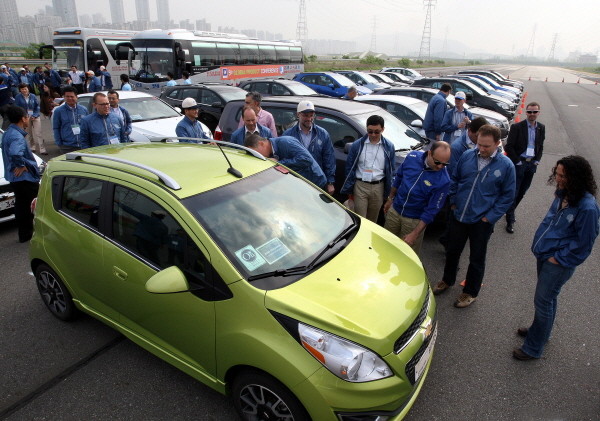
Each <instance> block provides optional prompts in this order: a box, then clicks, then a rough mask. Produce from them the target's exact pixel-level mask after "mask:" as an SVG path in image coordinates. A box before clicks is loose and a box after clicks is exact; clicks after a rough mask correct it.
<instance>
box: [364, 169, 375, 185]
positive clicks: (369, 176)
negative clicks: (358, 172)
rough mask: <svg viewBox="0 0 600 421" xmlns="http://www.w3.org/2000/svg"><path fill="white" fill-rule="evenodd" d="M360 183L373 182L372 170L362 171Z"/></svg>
mask: <svg viewBox="0 0 600 421" xmlns="http://www.w3.org/2000/svg"><path fill="white" fill-rule="evenodd" d="M362 181H364V182H366V183H370V182H371V181H373V170H363V173H362Z"/></svg>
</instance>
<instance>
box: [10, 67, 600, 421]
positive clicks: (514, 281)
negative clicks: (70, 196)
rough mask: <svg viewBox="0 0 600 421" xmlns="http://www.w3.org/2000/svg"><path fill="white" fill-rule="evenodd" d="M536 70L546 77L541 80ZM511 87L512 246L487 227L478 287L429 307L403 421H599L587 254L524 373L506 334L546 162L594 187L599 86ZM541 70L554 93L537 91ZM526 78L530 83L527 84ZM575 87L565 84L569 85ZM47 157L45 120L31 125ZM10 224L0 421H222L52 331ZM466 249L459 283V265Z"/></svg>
mask: <svg viewBox="0 0 600 421" xmlns="http://www.w3.org/2000/svg"><path fill="white" fill-rule="evenodd" d="M548 69H549V70H548ZM500 71H502V72H503V73H504V74H506V73H509V74H510V76H511V77H512V78H518V79H520V80H523V81H525V86H526V91H527V92H528V98H527V100H528V101H533V100H535V101H537V102H539V103H541V105H542V114H541V115H540V117H539V121H541V122H543V123H544V124H546V142H545V149H544V157H543V160H542V162H541V164H540V166H539V168H538V173H537V174H536V176H535V178H534V181H533V184H532V187H531V189H530V190H529V192H528V193H527V195H526V196H525V198H524V199H523V202H522V203H521V205H520V206H519V208H518V209H517V223H516V225H515V230H516V232H515V234H508V233H507V232H506V231H505V230H504V226H505V224H504V221H503V220H501V221H500V222H498V223H497V224H496V228H495V233H494V234H493V235H492V238H491V241H490V245H489V248H488V261H487V268H486V276H485V280H484V286H483V288H482V291H481V294H480V296H479V297H478V299H477V301H476V302H475V303H474V304H473V305H471V306H470V307H468V308H466V309H456V308H454V307H453V306H452V303H453V301H454V299H455V298H456V296H457V295H458V294H459V293H460V287H458V286H455V287H454V288H452V289H451V290H450V291H449V292H448V293H446V294H444V295H442V296H440V297H438V298H437V302H438V320H439V334H438V338H437V344H436V349H435V355H434V357H433V363H432V365H431V369H430V372H429V376H428V378H427V379H426V381H425V384H424V386H423V388H422V390H421V394H420V396H419V397H418V399H417V401H416V403H415V405H414V406H413V409H412V411H411V412H410V413H409V415H408V416H407V417H406V420H409V421H426V420H427V421H429V420H501V421H503V420H507V421H508V420H519V421H520V420H553V421H554V420H557V421H558V420H577V421H579V420H599V419H600V415H599V414H600V325H599V324H598V322H597V321H598V320H600V306H598V305H597V297H598V291H599V290H600V279H599V277H598V275H597V274H598V273H600V259H599V253H600V252H599V251H598V249H599V246H598V245H596V247H595V249H594V251H593V253H592V255H591V256H590V257H589V258H588V259H587V261H586V262H585V263H584V264H583V265H582V266H580V267H579V268H578V269H577V271H576V272H575V275H574V276H573V278H572V279H571V280H570V281H569V282H568V283H567V284H566V285H565V287H564V288H563V291H562V293H561V295H560V297H559V310H558V317H557V319H556V323H555V328H554V332H553V336H552V338H551V340H550V343H549V344H548V346H547V349H546V352H545V354H544V357H543V358H542V359H540V360H537V361H531V362H520V361H516V360H514V359H512V357H511V352H512V349H513V347H515V346H519V345H520V344H521V339H520V338H519V337H517V336H516V334H515V331H516V328H517V327H519V326H527V324H528V323H530V322H531V319H532V317H533V292H534V289H535V260H534V258H533V256H532V255H531V252H530V246H531V240H532V238H533V233H534V231H535V229H536V228H537V226H538V224H539V222H540V220H541V219H542V218H543V216H544V215H545V213H546V211H547V209H548V207H549V205H550V202H551V200H552V194H553V188H552V187H551V186H548V185H547V183H546V180H547V178H548V175H549V174H550V172H551V169H552V166H553V165H554V164H555V162H556V160H557V159H558V158H560V157H562V156H565V155H568V154H572V153H578V154H582V155H584V156H586V158H587V159H588V160H590V162H591V163H592V165H593V168H594V171H595V174H596V177H597V178H598V181H600V153H598V132H599V129H600V118H599V117H600V86H596V85H594V83H592V82H590V83H587V82H585V83H581V82H580V83H579V84H577V83H576V81H572V82H565V83H563V82H558V81H560V80H562V76H561V75H565V78H568V77H571V76H573V75H574V73H573V72H571V71H562V70H560V69H555V68H554V69H553V68H547V69H546V68H542V69H540V68H538V67H536V68H531V67H522V66H519V67H506V66H504V67H502V68H500ZM542 71H546V72H550V71H551V72H552V77H551V80H552V79H555V78H556V80H557V82H551V81H549V82H545V81H544V78H545V76H544V75H543V74H542ZM531 74H535V75H536V76H535V77H534V78H532V80H531V81H529V77H530V75H531ZM574 77H576V75H575V76H574ZM42 127H43V134H44V138H45V139H46V143H47V148H48V149H49V152H50V155H49V157H52V156H56V155H57V154H58V149H57V148H56V147H55V146H54V145H53V144H52V143H51V140H49V139H51V138H52V136H51V132H50V129H49V123H48V121H43V122H42ZM430 228H431V229H428V232H427V234H426V238H425V242H424V245H423V251H422V256H421V257H422V260H423V264H424V266H425V268H426V270H427V273H428V276H429V279H430V282H431V283H432V284H435V283H437V282H438V281H439V280H440V279H441V274H442V270H443V264H444V254H443V248H442V246H441V245H440V244H439V243H438V242H437V235H438V234H439V228H436V227H430ZM16 239H17V233H16V227H15V225H14V223H7V224H2V225H0V250H1V253H0V265H1V266H0V267H2V281H3V282H2V284H3V289H2V295H1V296H2V297H3V298H4V300H3V304H4V305H2V306H1V307H0V332H1V334H0V373H2V374H1V375H0V419H7V420H74V419H86V420H105V419H126V420H138V419H144V420H165V419H172V420H192V419H200V420H235V419H236V415H235V411H234V409H233V405H232V403H231V402H230V401H229V400H228V399H227V398H226V397H224V396H221V395H220V394H218V393H216V392H214V391H212V389H209V388H208V387H206V386H204V385H202V384H201V383H199V382H197V381H195V380H194V379H192V378H191V377H189V376H187V375H185V374H183V373H182V372H180V371H179V370H177V369H175V368H173V367H171V366H170V365H169V364H167V363H165V362H163V361H162V360H160V359H158V358H156V357H154V356H153V355H152V354H150V353H148V352H147V351H145V350H143V349H141V348H140V347H138V346H137V345H135V344H133V343H132V342H130V341H129V340H127V339H124V338H123V337H122V336H120V335H119V334H117V333H116V332H115V331H113V330H111V329H110V328H108V327H106V326H105V325H103V324H102V323H100V322H98V321H96V320H95V319H92V318H90V317H87V316H83V317H81V318H80V319H79V320H77V321H75V322H73V323H65V322H61V321H59V320H57V319H55V318H54V317H53V316H52V315H51V314H50V313H49V312H48V311H47V310H46V308H45V307H44V305H43V303H42V301H41V299H40V298H39V294H38V292H37V289H36V286H35V283H34V280H33V277H32V276H31V275H30V274H28V272H29V271H30V269H29V267H28V252H27V245H26V244H19V243H17V242H16ZM467 256H468V250H466V251H465V253H464V256H463V260H462V262H461V268H462V269H461V270H460V272H459V276H462V275H464V273H465V271H466V267H467V264H468V260H467Z"/></svg>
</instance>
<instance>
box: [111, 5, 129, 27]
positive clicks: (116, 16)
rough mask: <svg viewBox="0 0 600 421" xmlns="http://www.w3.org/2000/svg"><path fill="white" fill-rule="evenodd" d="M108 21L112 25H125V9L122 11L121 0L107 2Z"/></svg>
mask: <svg viewBox="0 0 600 421" xmlns="http://www.w3.org/2000/svg"><path fill="white" fill-rule="evenodd" d="M109 3H110V19H111V20H112V23H113V24H121V23H125V9H123V0H109Z"/></svg>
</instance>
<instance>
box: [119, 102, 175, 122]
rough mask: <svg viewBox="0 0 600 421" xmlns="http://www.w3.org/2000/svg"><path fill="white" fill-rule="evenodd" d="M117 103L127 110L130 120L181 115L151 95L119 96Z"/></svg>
mask: <svg viewBox="0 0 600 421" xmlns="http://www.w3.org/2000/svg"><path fill="white" fill-rule="evenodd" d="M119 105H121V106H122V107H123V108H125V109H126V110H127V111H128V112H129V115H130V116H131V121H133V122H136V121H146V120H156V119H159V118H169V117H181V114H179V113H178V112H177V111H175V109H173V108H171V107H170V106H168V105H167V104H165V103H164V102H162V101H161V100H160V99H158V98H156V97H151V96H149V97H144V98H121V100H120V101H119Z"/></svg>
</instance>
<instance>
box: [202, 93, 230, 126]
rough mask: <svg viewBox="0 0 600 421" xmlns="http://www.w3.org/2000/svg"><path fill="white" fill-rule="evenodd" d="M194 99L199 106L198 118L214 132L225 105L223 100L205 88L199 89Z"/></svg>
mask: <svg viewBox="0 0 600 421" xmlns="http://www.w3.org/2000/svg"><path fill="white" fill-rule="evenodd" d="M196 101H198V104H199V106H200V114H199V115H198V120H200V121H201V122H202V123H204V124H206V125H207V126H208V128H209V129H210V131H211V132H213V133H214V131H215V128H216V127H217V125H218V124H219V118H221V114H222V113H223V108H224V107H225V103H224V101H223V100H222V99H221V97H219V95H217V94H216V93H214V92H213V91H211V90H210V89H207V88H201V89H199V92H198V99H197V100H196Z"/></svg>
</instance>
